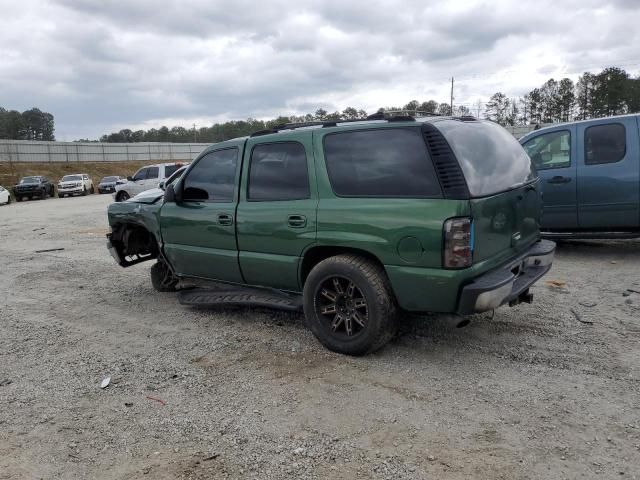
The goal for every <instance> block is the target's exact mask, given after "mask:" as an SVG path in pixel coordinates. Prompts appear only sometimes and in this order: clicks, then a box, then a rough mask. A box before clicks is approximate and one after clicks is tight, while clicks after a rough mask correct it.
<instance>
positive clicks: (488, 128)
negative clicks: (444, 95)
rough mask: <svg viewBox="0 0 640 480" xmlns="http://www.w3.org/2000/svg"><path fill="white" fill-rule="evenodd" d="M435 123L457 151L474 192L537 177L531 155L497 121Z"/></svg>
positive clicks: (486, 192) (478, 194)
mask: <svg viewBox="0 0 640 480" xmlns="http://www.w3.org/2000/svg"><path fill="white" fill-rule="evenodd" d="M434 125H435V126H436V127H437V128H438V129H439V130H440V131H441V132H442V134H443V135H444V136H445V138H446V139H447V141H448V142H449V145H450V146H451V148H452V149H453V152H454V153H455V154H456V157H457V158H458V161H459V162H460V166H461V167H462V171H463V173H464V176H465V178H466V180H467V185H468V187H469V193H470V194H471V196H473V197H484V196H487V195H492V194H495V193H499V192H504V191H505V190H511V189H513V188H516V187H518V186H520V185H523V184H525V183H528V182H530V181H532V180H535V179H536V178H537V173H536V171H535V168H534V166H533V164H532V163H531V159H530V158H529V155H527V153H526V152H525V151H524V149H523V148H522V146H521V145H520V143H518V141H517V140H516V139H515V137H514V136H513V135H511V134H510V133H509V132H507V131H506V130H505V129H504V128H502V127H501V126H500V125H498V124H497V123H493V122H489V121H474V122H463V121H459V120H444V121H440V122H434Z"/></svg>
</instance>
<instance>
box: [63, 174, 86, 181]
mask: <svg viewBox="0 0 640 480" xmlns="http://www.w3.org/2000/svg"><path fill="white" fill-rule="evenodd" d="M80 180H82V177H81V176H80V175H65V176H64V177H62V180H61V181H62V182H78V181H80Z"/></svg>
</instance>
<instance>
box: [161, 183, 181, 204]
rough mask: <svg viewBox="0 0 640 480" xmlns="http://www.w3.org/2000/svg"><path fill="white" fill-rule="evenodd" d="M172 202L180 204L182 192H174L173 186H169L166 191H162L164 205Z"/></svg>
mask: <svg viewBox="0 0 640 480" xmlns="http://www.w3.org/2000/svg"><path fill="white" fill-rule="evenodd" d="M168 202H173V203H180V202H182V191H181V190H180V189H178V190H176V189H175V186H174V184H173V183H172V184H170V185H169V186H168V187H167V189H166V190H165V191H164V203H168Z"/></svg>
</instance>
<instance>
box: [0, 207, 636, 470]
mask: <svg viewBox="0 0 640 480" xmlns="http://www.w3.org/2000/svg"><path fill="white" fill-rule="evenodd" d="M109 201H110V198H109V197H107V196H97V195H96V196H92V197H85V198H82V197H81V198H73V199H49V200H45V201H33V202H26V203H21V204H12V205H10V206H8V207H0V244H1V245H2V257H1V259H0V479H9V478H11V479H13V478H114V479H115V478H118V479H120V478H157V479H170V478H171V479H172V478H194V479H204V478H214V479H217V478H259V479H271V478H308V479H324V478H344V479H351V478H389V479H404V478H453V479H462V478H469V477H475V478H504V479H520V478H545V479H547V478H553V479H560V478H593V477H598V478H639V477H640V395H639V394H640V388H639V387H640V382H639V378H640V346H639V344H638V340H639V339H640V293H637V292H640V248H639V247H640V242H637V241H636V242H632V241H626V242H571V243H564V244H561V245H560V246H559V250H558V254H557V257H556V262H555V264H554V267H553V269H552V271H551V272H550V274H549V275H548V276H547V277H546V280H557V281H558V282H557V283H556V285H551V284H548V283H545V282H544V281H542V282H540V284H539V285H537V286H536V287H535V288H534V294H535V297H536V298H535V301H534V304H533V305H522V306H518V307H515V308H501V309H499V310H497V311H496V312H495V315H493V316H492V315H490V314H488V315H487V314H485V315H479V316H477V317H475V318H474V319H473V321H472V322H471V324H470V325H469V326H468V327H466V328H461V329H456V328H454V327H453V326H452V323H451V318H447V317H446V316H431V317H413V316H411V317H405V318H404V319H403V327H402V333H401V334H400V335H399V337H398V338H396V339H395V340H393V341H392V342H391V343H390V344H389V345H388V346H387V347H386V348H384V349H382V350H381V351H379V352H378V353H376V354H374V355H370V356H368V357H365V358H349V357H344V356H340V355H336V354H333V353H331V352H328V351H326V350H325V349H323V348H322V347H321V346H320V345H319V344H318V342H317V341H316V340H315V339H314V337H313V336H312V335H311V333H310V332H309V331H308V330H307V329H306V328H305V327H304V324H303V318H302V316H301V315H298V314H288V313H282V312H275V311H269V310H256V309H235V310H229V309H226V310H225V309H219V310H196V309H189V308H186V307H182V306H180V305H179V304H178V303H177V300H176V297H175V294H160V293H156V292H155V291H154V290H152V288H151V283H150V280H149V275H148V269H149V266H150V265H149V264H148V263H146V264H144V263H143V264H141V265H138V266H135V267H132V268H129V269H122V268H120V267H117V266H116V265H115V264H114V262H113V260H112V259H111V257H110V256H109V255H108V253H107V251H106V249H105V239H104V233H105V232H106V216H105V208H106V206H107V204H108V203H109ZM50 248H64V250H60V251H54V252H45V253H35V251H36V250H41V249H50ZM562 282H566V284H563V283H562ZM627 289H631V290H635V292H630V291H628V290H627ZM426 293H427V294H428V292H426ZM574 312H575V313H574ZM577 317H579V318H580V320H581V321H580V320H579V319H578V318H577ZM107 376H110V377H111V384H110V385H109V386H108V387H107V388H105V389H101V388H100V383H101V381H102V380H103V378H105V377H107Z"/></svg>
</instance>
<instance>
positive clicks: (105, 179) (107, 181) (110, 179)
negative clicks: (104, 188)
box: [100, 177, 118, 183]
mask: <svg viewBox="0 0 640 480" xmlns="http://www.w3.org/2000/svg"><path fill="white" fill-rule="evenodd" d="M117 181H118V177H104V178H103V179H102V180H100V183H113V182H117Z"/></svg>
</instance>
